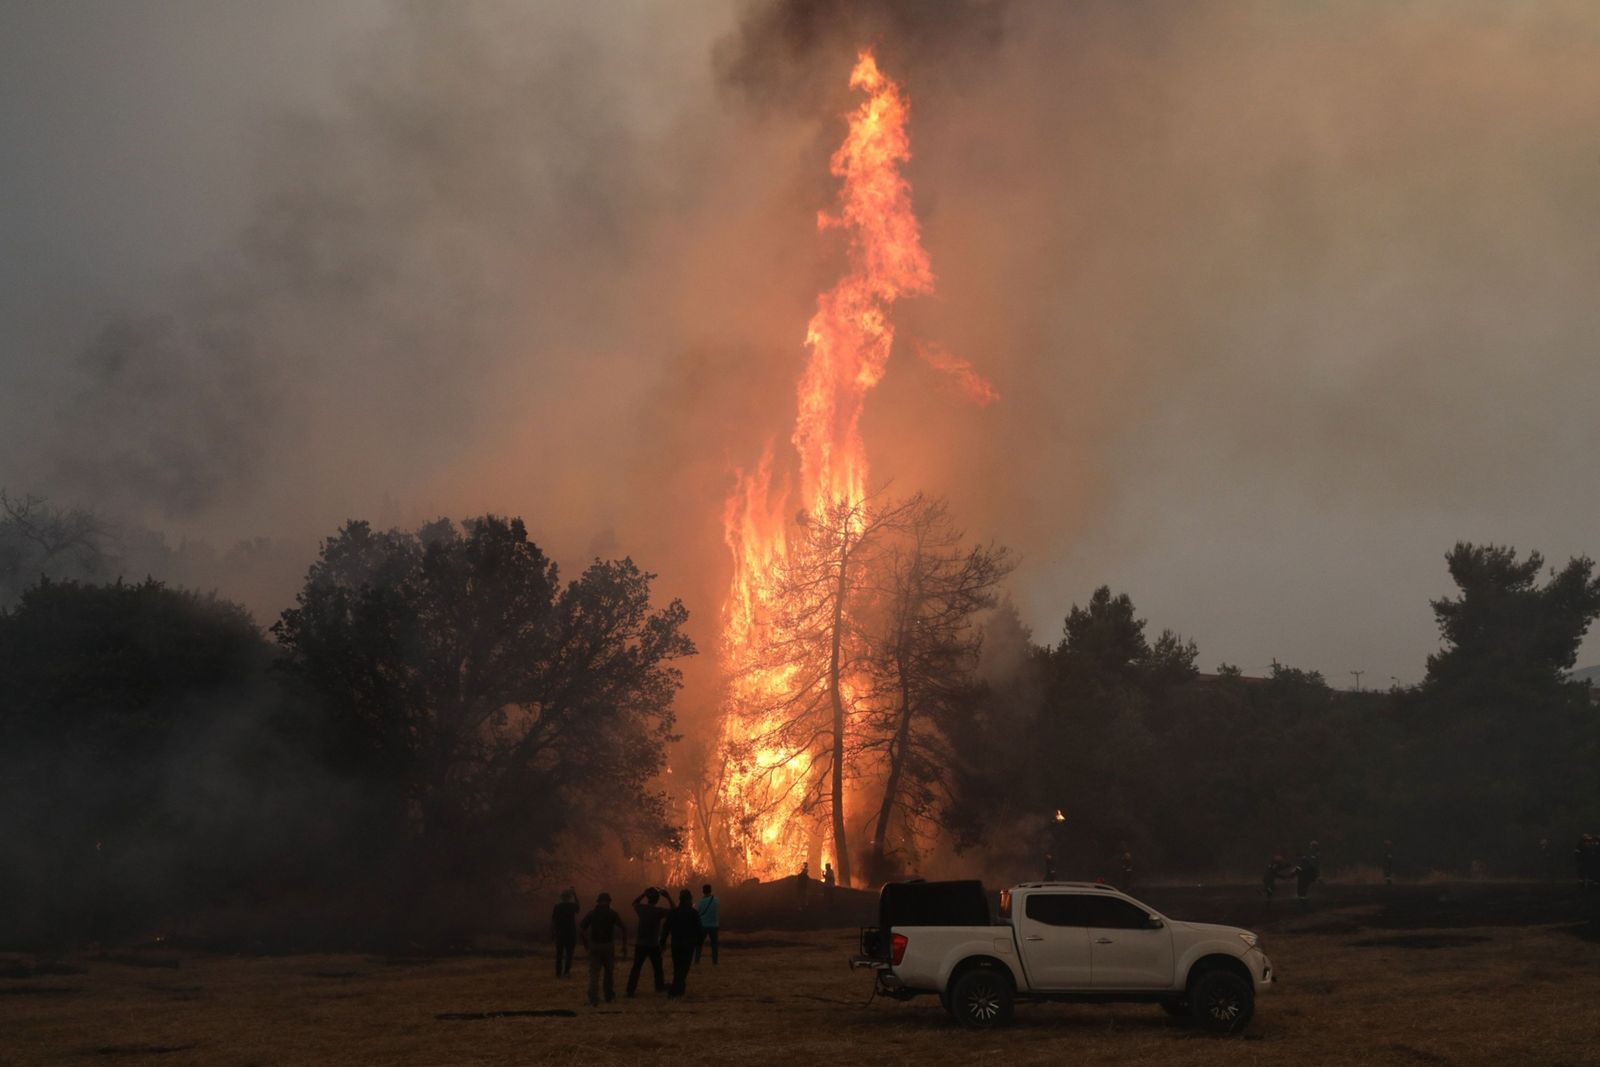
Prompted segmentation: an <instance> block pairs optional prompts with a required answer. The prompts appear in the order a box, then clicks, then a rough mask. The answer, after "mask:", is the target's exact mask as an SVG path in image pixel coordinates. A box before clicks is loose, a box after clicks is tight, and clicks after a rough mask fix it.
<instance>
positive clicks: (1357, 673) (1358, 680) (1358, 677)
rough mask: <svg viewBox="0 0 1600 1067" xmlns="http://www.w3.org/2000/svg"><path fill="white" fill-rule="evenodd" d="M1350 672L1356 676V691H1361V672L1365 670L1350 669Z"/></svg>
mask: <svg viewBox="0 0 1600 1067" xmlns="http://www.w3.org/2000/svg"><path fill="white" fill-rule="evenodd" d="M1350 673H1351V674H1353V675H1355V676H1356V692H1358V693H1359V692H1361V676H1362V675H1363V674H1366V673H1367V672H1366V671H1351V672H1350Z"/></svg>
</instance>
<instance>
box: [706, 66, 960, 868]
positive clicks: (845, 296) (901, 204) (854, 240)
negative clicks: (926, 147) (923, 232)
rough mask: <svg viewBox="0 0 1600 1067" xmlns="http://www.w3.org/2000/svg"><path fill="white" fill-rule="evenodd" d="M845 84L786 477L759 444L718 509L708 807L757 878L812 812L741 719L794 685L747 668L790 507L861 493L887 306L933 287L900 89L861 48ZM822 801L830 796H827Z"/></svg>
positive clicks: (814, 507)
mask: <svg viewBox="0 0 1600 1067" xmlns="http://www.w3.org/2000/svg"><path fill="white" fill-rule="evenodd" d="M850 86H851V88H852V89H855V90H858V91H860V92H862V93H864V94H865V95H866V99H864V100H863V101H862V102H861V103H860V104H859V106H857V107H856V108H855V110H854V111H852V112H851V113H850V115H849V131H848V133H847V134H846V136H845V139H844V143H843V144H841V145H840V146H839V148H838V150H837V151H836V152H834V154H833V157H832V160H831V170H832V173H833V174H834V175H835V176H837V177H838V178H839V179H840V180H841V184H840V189H839V199H838V204H837V205H836V207H835V210H834V211H832V212H819V214H818V217H817V223H818V227H819V229H821V230H824V231H827V230H834V229H838V230H842V231H844V232H845V234H846V235H847V238H848V243H847V249H846V255H847V264H848V267H847V269H846V271H845V273H844V275H843V276H842V277H840V279H839V280H838V282H837V283H836V284H835V285H834V286H833V287H832V288H830V289H828V290H827V291H826V292H823V293H821V294H819V295H818V297H817V309H816V313H815V314H814V315H812V317H811V321H810V323H809V324H808V326H807V328H806V337H805V345H806V348H807V349H808V350H809V356H808V358H807V360H806V365H805V369H804V371H803V372H802V374H801V376H800V381H799V387H798V390H797V394H798V395H797V401H798V410H797V412H796V417H795V426H794V433H793V436H792V438H791V441H792V443H793V445H794V449H795V452H796V454H797V458H798V473H797V475H793V476H791V475H781V474H778V473H776V472H777V471H779V470H783V469H788V468H790V467H791V464H790V463H787V462H780V461H779V460H777V459H775V457H774V455H773V453H772V449H771V448H769V449H768V450H767V454H766V455H765V456H763V457H762V459H761V462H760V463H759V464H758V465H757V466H756V467H755V468H754V469H752V470H749V471H745V472H741V474H740V476H739V479H738V483H737V486H736V488H735V491H734V493H733V494H732V495H731V496H730V497H729V498H728V501H727V506H726V511H725V514H724V519H725V535H726V538H727V543H728V547H729V549H730V550H731V551H732V553H733V580H732V587H731V589H730V591H729V596H728V601H727V604H726V606H725V608H724V630H723V648H722V652H723V656H724V662H725V666H726V668H727V671H728V676H729V678H730V683H729V693H728V698H727V699H728V707H727V708H725V714H724V726H723V730H724V741H725V742H726V743H727V748H728V751H733V752H742V753H743V756H742V758H741V759H736V760H734V761H732V762H731V763H730V765H729V766H728V767H726V768H725V769H724V777H723V782H722V786H721V789H720V791H719V793H720V795H719V797H718V807H719V808H720V809H721V815H722V817H723V820H724V821H725V823H726V824H727V826H728V827H729V828H730V831H731V832H730V841H733V842H735V845H734V847H736V848H737V849H738V850H739V851H740V853H741V855H740V857H739V859H740V860H741V862H742V866H743V867H744V868H745V870H746V872H747V873H750V874H756V875H771V874H776V873H790V872H792V871H794V870H795V869H797V868H798V866H799V864H800V862H801V861H802V860H803V859H804V858H805V857H806V856H807V854H808V853H809V851H810V849H811V843H812V840H813V836H814V834H815V831H816V827H817V820H816V818H815V815H814V813H811V814H808V813H806V812H803V811H801V810H800V808H801V805H802V797H803V794H804V793H805V787H806V782H807V780H808V776H809V775H810V774H811V773H812V772H813V764H814V760H815V756H816V754H815V752H814V751H813V750H812V749H811V748H807V747H804V746H800V747H795V748H793V749H792V750H786V749H785V747H784V746H781V745H775V744H768V743H765V742H764V741H763V738H764V737H766V736H768V735H770V734H772V733H773V732H774V731H773V727H774V725H775V724H773V723H772V722H770V721H767V722H764V721H762V719H761V717H760V715H756V716H755V717H752V716H751V715H750V714H748V709H750V708H769V707H772V706H774V705H775V704H777V703H779V702H780V701H779V700H776V699H774V698H775V697H781V694H783V693H784V691H785V688H786V687H787V686H789V685H790V684H792V682H793V679H792V678H791V677H790V671H791V670H792V668H766V669H763V668H761V667H760V666H759V665H758V654H759V653H760V651H761V650H762V649H764V648H767V647H769V646H770V645H771V644H772V643H773V642H776V641H781V640H782V638H783V636H784V635H783V634H782V633H778V632H775V631H774V627H775V626H777V625H779V624H778V623H777V622H776V621H775V620H774V618H773V612H772V611H771V610H770V609H771V607H772V598H773V596H774V592H775V575H776V569H777V567H778V566H779V565H780V563H781V561H782V560H783V558H784V556H785V553H786V550H787V540H786V537H785V528H786V524H788V523H792V522H793V521H794V515H795V511H796V510H799V511H800V512H801V513H802V514H809V515H812V516H816V517H818V518H821V517H823V516H824V515H825V514H826V513H827V512H828V511H829V509H830V508H833V507H836V506H837V505H839V504H850V505H856V504H860V503H861V502H862V501H863V500H864V499H865V498H866V494H867V470H868V467H867V455H866V449H865V446H864V445H863V442H862V437H861V425H860V424H861V415H862V411H863V409H864V407H865V404H866V399H867V395H868V394H869V393H870V392H871V391H872V389H873V388H874V387H875V386H876V385H877V384H878V382H879V380H881V378H882V377H883V373H884V367H885V365H886V364H887V362H888V359H889V354H890V350H891V349H892V347H893V345H894V323H893V321H892V320H891V318H890V313H891V311H892V309H893V306H894V303H895V301H896V300H898V299H899V298H900V297H902V296H907V295H914V294H918V293H927V292H930V291H931V290H932V288H933V281H934V279H933V272H932V269H931V268H930V266H929V263H928V255H927V252H926V251H924V250H923V247H922V242H921V239H920V236H919V232H918V226H917V220H916V216H915V215H914V214H913V213H912V210H911V190H910V186H909V185H908V183H907V182H906V179H905V178H904V176H903V175H902V173H901V166H902V164H904V163H905V162H906V161H907V160H908V159H910V156H911V151H910V140H909V137H908V135H907V131H906V120H907V116H908V108H909V105H908V102H907V100H906V97H905V94H904V93H903V92H902V91H901V90H900V87H899V86H898V85H896V84H895V83H894V82H893V81H891V80H890V79H889V78H887V77H885V76H884V74H883V73H882V72H881V71H880V70H879V69H878V65H877V62H876V60H875V59H874V57H873V55H872V53H871V52H870V51H864V52H862V53H861V54H860V56H859V58H858V61H857V63H856V65H855V68H854V70H853V71H852V72H851V75H850ZM835 773H838V771H837V769H835ZM836 788H837V786H836ZM834 797H835V800H834V803H836V804H837V803H838V793H837V792H835V793H834ZM834 859H835V861H837V859H838V857H834Z"/></svg>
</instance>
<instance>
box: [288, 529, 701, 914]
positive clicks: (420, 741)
mask: <svg viewBox="0 0 1600 1067" xmlns="http://www.w3.org/2000/svg"><path fill="white" fill-rule="evenodd" d="M651 578H652V576H651V575H649V574H646V573H644V572H642V571H640V570H639V569H638V567H636V566H635V565H634V563H633V562H632V561H631V560H626V559H625V560H622V561H617V562H601V561H596V562H595V563H594V564H592V565H591V566H590V567H589V568H588V569H587V570H586V571H585V572H584V573H583V574H582V575H581V576H580V577H579V578H578V579H577V580H576V581H573V582H570V583H568V584H567V585H565V586H562V585H561V584H560V583H559V581H558V576H557V572H556V567H555V564H554V563H552V562H550V560H549V559H547V558H546V557H545V555H544V553H543V552H541V551H540V549H539V547H538V546H537V545H535V544H534V543H533V542H531V541H529V540H528V537H527V533H526V531H525V529H524V527H523V524H522V522H521V520H518V519H510V520H507V519H502V518H498V517H496V516H492V515H491V516H484V517H482V518H478V519H473V520H469V521H468V522H466V523H464V524H463V527H462V528H461V529H457V528H456V527H455V526H454V525H453V524H452V523H450V522H448V521H445V520H441V521H439V522H435V523H431V524H428V525H426V526H424V527H422V528H421V529H420V530H418V531H416V532H414V533H410V532H402V531H390V532H387V533H378V532H375V531H373V530H372V529H371V528H370V527H369V526H368V525H367V524H366V523H364V522H351V523H349V524H347V525H346V526H345V527H344V528H343V529H342V530H340V532H339V533H338V534H337V535H335V536H334V537H332V538H330V539H329V540H328V541H327V542H326V543H325V544H324V545H323V548H322V553H321V557H320V558H319V559H318V561H317V562H316V563H315V564H314V565H313V566H312V568H311V571H310V574H309V575H308V576H307V579H306V584H305V588H304V589H303V590H302V591H301V593H300V595H299V597H298V599H297V603H296V606H295V607H293V608H291V609H289V610H288V611H286V612H284V614H283V618H282V619H281V620H280V621H279V622H278V623H277V625H275V626H274V627H273V633H274V634H275V635H276V636H277V638H278V641H279V643H280V644H281V646H282V649H283V657H282V661H283V665H284V667H285V668H286V669H287V670H288V671H290V672H291V673H292V675H293V676H294V677H296V678H298V679H299V680H300V681H301V682H302V683H303V684H304V686H305V687H306V688H307V690H309V692H310V693H312V694H314V695H315V696H316V698H317V699H318V700H319V701H320V702H321V705H322V707H323V708H325V709H326V713H327V715H328V716H330V718H331V720H332V723H333V725H334V730H333V755H334V758H335V760H336V763H337V765H338V766H340V767H342V768H343V769H344V770H345V771H346V773H349V774H352V775H356V776H359V777H360V778H361V779H362V780H363V781H364V782H366V783H367V784H368V785H369V787H370V788H371V789H372V790H373V791H375V792H377V793H378V794H379V795H380V796H381V797H383V798H386V801H387V803H388V805H389V808H388V819H389V825H390V828H391V831H393V832H394V833H397V834H399V835H401V836H402V837H406V838H409V839H410V840H411V841H412V842H413V843H414V845H415V847H416V848H417V850H418V857H417V862H418V863H419V864H421V865H422V866H423V868H424V869H425V870H431V871H432V872H433V874H434V877H435V879H436V880H438V881H441V882H442V881H443V880H445V879H447V878H448V879H455V880H461V881H470V880H472V879H481V878H485V877H486V876H491V875H496V874H505V873H508V872H511V871H515V870H525V869H528V867H529V866H530V865H532V864H534V863H535V862H536V861H537V857H538V856H539V855H541V854H542V853H543V852H545V851H546V850H548V849H549V848H550V846H551V845H552V843H553V842H554V841H555V840H556V836H557V835H558V834H559V833H561V832H562V831H565V830H583V831H587V832H590V833H598V832H600V831H601V830H602V829H606V828H609V829H610V830H612V831H614V832H616V833H617V834H619V835H620V836H622V837H623V839H624V840H625V841H627V842H629V843H630V845H635V846H649V845H656V844H666V845H673V844H676V843H677V836H676V830H675V829H674V828H673V827H671V826H669V825H668V823H667V820H666V816H665V806H664V802H663V799H662V797H661V796H660V795H659V794H658V793H656V792H655V791H654V788H653V782H654V780H655V779H656V777H657V776H658V775H659V774H660V773H661V771H662V770H663V768H664V766H665V751H666V744H667V742H668V741H669V740H670V739H671V730H672V724H673V712H672V707H671V705H672V700H673V698H674V696H675V694H676V693H677V691H678V689H679V686H680V684H681V678H680V674H679V671H678V669H677V668H676V667H675V666H673V661H674V660H677V659H679V658H681V657H683V656H687V655H690V654H692V653H693V651H694V648H693V645H692V644H691V643H690V641H689V639H688V638H687V637H686V636H685V635H684V634H683V632H682V630H683V625H684V622H685V619H686V617H687V612H686V611H685V609H684V607H683V605H682V604H681V603H679V602H678V601H673V602H672V603H671V604H669V605H668V606H667V607H665V608H662V609H660V610H653V609H652V608H651V605H650V580H651Z"/></svg>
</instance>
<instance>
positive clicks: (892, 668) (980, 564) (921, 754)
mask: <svg viewBox="0 0 1600 1067" xmlns="http://www.w3.org/2000/svg"><path fill="white" fill-rule="evenodd" d="M961 542H962V534H961V531H960V530H958V529H956V527H955V526H954V524H953V523H952V522H951V520H950V517H949V512H948V509H947V508H946V506H945V504H944V503H943V502H942V501H935V500H918V501H916V502H915V504H914V506H912V507H911V508H909V509H908V510H907V511H906V512H905V514H904V516H903V518H902V520H901V526H900V529H899V530H897V531H896V533H895V535H894V536H893V537H892V538H890V540H889V542H888V548H887V551H886V552H885V553H884V556H883V559H882V561H881V563H880V565H879V571H878V574H877V575H876V576H875V581H876V583H877V585H878V595H879V599H880V601H881V604H882V612H881V622H880V624H879V630H878V632H877V633H876V634H875V635H874V636H873V639H872V648H871V652H870V657H869V662H868V668H869V677H870V679H871V683H870V684H871V689H872V692H871V696H870V697H869V708H870V710H869V711H868V712H867V714H866V715H865V716H864V721H863V723H862V729H861V733H862V739H861V741H860V743H859V746H858V747H859V748H860V749H861V750H862V751H865V752H868V753H871V754H873V755H874V756H876V757H877V758H878V760H879V761H881V764H882V766H883V781H882V787H881V791H880V793H879V801H878V806H877V807H878V810H877V814H876V816H875V818H874V821H873V833H872V840H871V842H870V843H869V848H868V871H867V875H868V877H869V878H871V879H873V880H881V879H882V878H884V877H886V876H887V874H888V870H887V867H886V864H885V857H886V852H887V850H888V839H889V834H890V828H891V823H892V820H894V819H895V818H896V817H898V818H899V820H900V821H901V822H902V823H903V824H904V825H905V826H906V828H907V830H908V833H909V834H910V835H911V836H915V834H916V832H917V831H918V830H919V829H926V828H927V824H928V823H929V822H930V821H937V820H936V816H938V815H940V814H942V813H943V811H944V810H946V809H948V807H949V804H950V801H951V799H952V797H951V794H950V792H949V785H950V783H951V782H952V780H953V778H954V776H955V774H956V765H957V763H958V762H959V761H958V758H957V755H956V752H955V750H954V749H953V748H952V746H951V736H952V728H953V727H956V724H958V723H959V721H960V720H961V719H963V718H966V717H970V716H971V715H972V714H974V712H975V711H976V709H977V706H978V703H979V701H980V699H981V698H982V696H983V692H984V686H983V685H982V683H981V681H980V680H979V679H978V676H977V667H978V653H979V650H980V648H981V644H982V642H981V636H982V635H981V631H980V629H979V627H978V618H977V616H978V614H979V613H980V612H982V611H984V610H985V609H988V608H992V607H994V605H995V603H996V593H995V590H996V587H997V586H998V584H999V583H1000V581H1001V580H1002V579H1004V578H1005V576H1006V575H1007V574H1009V573H1010V571H1011V569H1012V563H1011V560H1010V558H1009V557H1008V555H1007V554H1006V552H1005V550H1004V549H997V548H994V547H992V546H981V545H975V546H971V547H966V548H964V547H962V543H961ZM956 728H957V729H958V728H959V727H956Z"/></svg>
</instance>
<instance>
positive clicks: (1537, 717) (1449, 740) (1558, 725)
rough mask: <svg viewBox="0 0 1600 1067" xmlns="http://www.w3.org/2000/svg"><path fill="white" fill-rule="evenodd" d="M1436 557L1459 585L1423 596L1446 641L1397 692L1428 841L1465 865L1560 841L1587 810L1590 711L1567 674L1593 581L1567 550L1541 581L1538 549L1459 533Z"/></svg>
mask: <svg viewBox="0 0 1600 1067" xmlns="http://www.w3.org/2000/svg"><path fill="white" fill-rule="evenodd" d="M1445 559H1446V562H1447V564H1448V567H1449V570H1450V576H1451V577H1452V578H1453V579H1454V580H1455V583H1456V586H1457V588H1458V589H1459V595H1458V596H1456V597H1442V598H1440V599H1439V600H1436V601H1434V603H1433V609H1434V615H1435V617H1436V618H1437V620H1438V623H1439V632H1440V635H1441V637H1442V638H1443V640H1444V647H1443V648H1441V649H1440V651H1439V652H1437V653H1436V654H1434V655H1432V656H1430V657H1429V658H1428V674H1427V677H1426V679H1425V680H1424V682H1423V684H1422V686H1421V688H1420V691H1419V692H1418V693H1416V694H1414V695H1411V696H1408V697H1407V699H1406V700H1405V701H1404V702H1403V707H1404V708H1405V710H1406V712H1407V716H1408V720H1409V722H1410V725H1411V728H1412V730H1413V734H1412V737H1411V739H1410V741H1409V744H1408V745H1407V748H1406V752H1405V755H1406V759H1407V762H1408V763H1409V765H1410V767H1411V768H1413V769H1414V771H1415V773H1417V774H1419V775H1421V776H1422V777H1423V782H1424V784H1425V787H1418V786H1416V785H1414V784H1413V785H1412V788H1411V790H1410V791H1411V792H1412V794H1413V796H1414V799H1413V801H1412V803H1413V806H1414V807H1415V809H1416V811H1417V814H1418V815H1419V816H1420V820H1419V821H1422V822H1424V823H1425V824H1427V825H1429V826H1431V827H1433V830H1432V836H1433V838H1434V840H1433V842H1432V846H1433V848H1434V850H1435V851H1436V852H1437V853H1438V854H1439V856H1440V859H1441V861H1443V862H1445V863H1448V864H1449V865H1450V866H1453V867H1456V868H1458V869H1464V868H1465V867H1466V866H1467V865H1468V864H1469V863H1470V862H1471V861H1473V860H1477V859H1489V858H1492V857H1494V856H1508V855H1515V854H1516V853H1517V852H1518V851H1519V846H1520V848H1524V849H1525V848H1526V847H1527V843H1528V842H1531V841H1534V840H1537V839H1538V838H1539V837H1545V836H1550V837H1558V838H1559V836H1560V835H1561V834H1562V833H1563V832H1566V831H1568V830H1570V826H1569V825H1568V824H1570V823H1571V822H1574V821H1575V820H1576V819H1577V818H1578V817H1579V814H1580V813H1582V812H1588V813H1590V814H1591V815H1592V813H1593V812H1594V811H1595V809H1596V799H1597V798H1596V797H1595V792H1594V787H1593V767H1594V760H1595V759H1596V757H1597V756H1600V751H1597V737H1596V716H1595V714H1594V709H1593V708H1592V707H1590V705H1589V702H1588V696H1587V693H1586V691H1585V689H1584V687H1583V686H1582V685H1580V684H1574V683H1570V682H1568V681H1566V679H1565V673H1566V671H1567V670H1569V669H1570V668H1571V667H1572V665H1573V662H1574V660H1575V658H1576V655H1577V650H1578V648H1579V646H1580V645H1581V643H1582V641H1583V637H1584V634H1585V633H1586V632H1587V631H1588V628H1589V625H1590V624H1591V623H1592V622H1593V621H1594V619H1595V617H1596V616H1597V615H1600V580H1597V579H1596V578H1595V577H1594V576H1593V570H1594V564H1593V563H1592V562H1591V561H1590V560H1588V559H1587V558H1578V559H1573V560H1569V561H1568V562H1567V564H1566V566H1564V567H1562V568H1561V569H1560V570H1559V571H1556V570H1552V571H1551V572H1550V577H1549V580H1548V581H1547V582H1545V583H1544V584H1543V585H1540V584H1539V582H1538V578H1539V574H1540V572H1541V571H1543V570H1544V558H1543V557H1542V556H1541V555H1540V554H1539V553H1537V552H1533V553H1529V555H1528V557H1527V558H1526V559H1522V560H1519V559H1518V558H1517V553H1516V550H1515V549H1513V548H1510V547H1502V546H1498V545H1473V544H1468V543H1459V544H1457V545H1456V546H1455V547H1454V548H1453V549H1452V550H1451V551H1450V552H1449V553H1448V554H1447V555H1446V557H1445ZM1406 784H1408V783H1404V782H1402V783H1400V785H1401V786H1404V785H1406Z"/></svg>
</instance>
